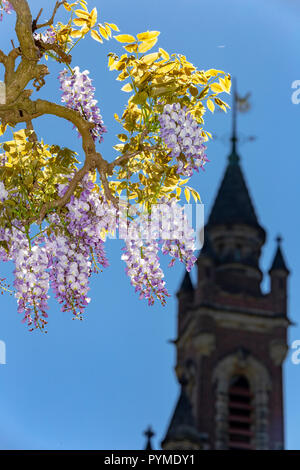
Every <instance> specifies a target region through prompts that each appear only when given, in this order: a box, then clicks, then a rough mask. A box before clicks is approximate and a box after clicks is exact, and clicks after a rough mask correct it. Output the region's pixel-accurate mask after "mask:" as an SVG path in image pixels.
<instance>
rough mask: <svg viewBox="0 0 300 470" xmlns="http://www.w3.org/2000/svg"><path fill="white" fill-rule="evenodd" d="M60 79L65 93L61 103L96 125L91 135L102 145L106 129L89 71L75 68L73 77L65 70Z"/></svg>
mask: <svg viewBox="0 0 300 470" xmlns="http://www.w3.org/2000/svg"><path fill="white" fill-rule="evenodd" d="M58 78H59V81H60V89H61V90H62V92H63V94H62V98H61V101H62V102H63V103H65V104H66V106H67V107H68V108H72V109H75V110H76V111H79V112H80V113H81V114H82V115H83V116H84V117H85V119H86V120H87V121H89V122H92V123H93V124H94V127H93V129H91V134H92V136H93V139H94V141H96V140H98V141H99V142H100V143H101V142H102V140H103V137H102V134H103V133H104V132H106V128H105V127H104V125H103V120H102V116H101V114H100V109H99V107H98V106H97V102H98V101H97V100H95V98H94V92H95V88H94V87H93V86H92V80H91V79H90V78H89V71H88V70H85V71H84V72H80V70H79V67H75V68H74V69H73V74H72V75H71V74H69V73H68V70H66V69H65V70H63V71H62V72H60V74H59V77H58ZM79 135H80V134H79Z"/></svg>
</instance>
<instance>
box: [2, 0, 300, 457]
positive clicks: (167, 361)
mask: <svg viewBox="0 0 300 470" xmlns="http://www.w3.org/2000/svg"><path fill="white" fill-rule="evenodd" d="M52 3H54V1H53V2H49V1H37V0H30V5H31V6H32V10H33V13H37V12H38V10H39V8H40V6H43V7H44V18H46V17H47V13H48V12H49V10H50V9H49V6H50V5H51V4H52ZM89 5H90V6H93V5H96V6H97V8H98V11H99V14H100V18H99V19H100V21H109V22H114V23H116V24H118V26H119V27H120V29H121V31H122V33H132V34H135V33H138V32H142V31H145V30H148V29H149V30H159V31H161V35H160V38H159V45H160V46H161V47H163V48H164V49H166V50H168V51H169V52H180V53H182V54H184V55H186V56H187V58H188V59H189V60H191V62H193V63H194V64H195V65H197V66H198V67H199V68H200V69H208V68H217V69H223V70H225V71H226V72H229V73H231V74H232V75H234V76H236V77H237V79H238V89H239V92H240V93H241V94H242V95H243V94H245V93H246V92H248V91H251V93H252V110H251V112H249V113H248V114H247V115H243V116H241V117H240V118H239V122H238V127H239V130H240V132H241V133H242V134H243V135H245V136H247V135H255V136H256V137H257V139H256V141H255V142H253V143H248V144H245V145H243V146H241V147H240V154H241V156H242V165H243V169H244V173H245V176H246V179H247V181H248V185H249V188H250V192H251V195H252V197H253V200H254V204H255V208H256V210H257V213H258V216H259V219H260V222H261V223H262V225H263V226H264V227H265V228H266V230H267V232H268V239H267V242H266V245H265V248H264V250H263V256H262V268H263V269H264V270H265V271H266V270H268V268H269V266H270V261H271V259H272V257H273V253H274V249H275V242H274V237H275V236H276V235H277V234H278V233H280V234H282V236H283V238H284V242H283V248H284V252H285V255H286V258H287V261H288V265H289V267H290V268H291V271H292V275H291V277H290V287H289V293H290V302H289V314H290V317H291V318H292V320H293V321H295V322H297V321H298V316H299V313H298V310H299V308H298V306H299V304H300V293H299V292H300V291H299V284H300V260H299V213H298V209H297V207H298V201H299V172H300V162H299V154H300V152H299V151H300V142H299V137H298V136H299V124H300V105H298V106H297V105H293V104H292V102H291V94H292V89H291V84H292V82H293V81H294V80H297V79H300V69H299V65H300V60H299V57H300V55H299V43H300V5H299V4H296V2H295V1H293V0H264V2H261V1H260V0H243V2H241V1H240V0H227V1H226V2H224V1H223V0H209V1H208V0H206V1H203V0H185V1H184V2H183V1H179V0H172V1H171V0H164V1H161V0H152V1H151V2H146V1H143V2H140V1H137V0H128V1H126V2H124V1H123V0H122V1H121V0H111V1H110V2H99V1H94V2H93V3H92V2H90V3H89ZM13 20H14V15H11V16H10V17H7V16H6V17H5V19H4V21H3V23H1V24H0V28H1V36H0V37H1V41H0V42H1V46H0V47H1V48H2V49H4V50H8V48H9V45H10V39H12V38H13V37H14V35H13V33H12V32H11V28H12V26H13ZM220 46H224V47H220ZM111 50H112V51H114V50H115V51H120V50H121V49H120V47H119V44H118V43H117V42H116V41H115V40H111V41H110V42H108V43H106V44H105V45H103V46H100V45H99V44H98V43H95V42H94V41H91V40H86V41H84V42H83V43H82V45H81V46H80V47H79V48H78V50H77V51H76V53H74V56H73V57H74V60H73V64H74V65H77V64H78V65H80V67H81V69H86V68H87V69H89V70H90V71H91V76H92V77H93V78H94V83H95V86H96V88H97V98H98V99H99V102H100V106H101V110H102V114H103V117H104V121H105V123H106V125H107V127H108V130H109V132H108V134H107V135H106V136H105V142H104V143H103V144H102V146H101V152H103V154H104V156H105V157H106V158H108V159H111V158H113V156H114V150H112V145H114V144H115V143H116V138H115V135H116V133H118V132H119V129H118V127H117V126H116V124H115V122H114V119H113V114H114V113H115V112H117V113H120V112H121V110H122V109H123V106H124V103H125V100H126V99H127V98H128V95H126V94H125V93H123V92H121V91H119V89H120V82H117V81H115V77H116V75H115V74H114V73H113V72H108V71H107V70H106V64H107V58H106V54H107V53H108V52H109V51H111ZM49 65H52V63H49ZM50 70H51V76H50V77H49V79H48V80H47V85H46V86H45V87H44V88H43V89H42V90H41V91H40V92H39V95H40V96H42V97H48V98H49V97H50V98H52V99H54V98H57V99H58V97H59V91H58V81H57V74H58V71H59V67H58V66H56V64H55V65H54V67H53V68H52V69H50ZM2 78H3V71H2V70H1V75H0V79H2ZM230 124H231V121H230V116H229V115H224V114H220V113H217V114H215V115H214V116H207V120H206V128H207V129H208V130H210V131H211V132H213V133H215V134H216V135H218V136H223V135H226V134H227V133H228V132H229V130H230ZM71 127H72V126H71V125H69V124H65V123H63V122H61V121H58V120H54V119H51V118H48V117H47V118H43V119H41V120H40V121H39V124H38V126H37V131H38V134H39V136H40V137H43V138H44V139H45V141H46V142H48V143H58V144H61V145H66V146H69V147H70V148H73V149H75V150H77V151H80V140H78V139H77V136H76V132H75V131H73V130H72V129H71ZM227 154H228V145H226V144H225V145H224V144H223V143H222V141H221V140H216V141H214V142H212V143H210V144H209V147H208V158H209V159H210V160H211V162H210V163H209V164H208V165H207V169H206V172H205V173H201V174H200V175H197V176H195V177H193V180H192V185H193V186H194V187H195V188H196V189H197V190H198V191H199V192H200V194H201V197H202V200H203V202H204V204H205V211H206V215H207V214H208V212H209V210H210V208H211V205H212V202H213V199H214V196H215V194H216V190H217V188H218V185H219V183H220V178H221V176H222V173H223V171H224V167H225V164H226V156H227ZM120 247H121V242H119V241H116V240H112V241H110V242H109V244H108V247H107V248H108V255H109V259H110V264H111V266H110V268H108V269H107V270H106V271H105V272H104V273H102V274H100V275H98V276H95V277H94V278H93V281H92V284H91V287H92V289H91V297H92V302H91V303H90V305H89V307H88V309H87V312H86V318H85V320H84V321H83V322H78V321H72V320H71V317H70V315H69V314H66V313H62V312H60V310H59V307H58V305H57V304H56V302H55V301H54V300H52V301H51V310H50V315H49V317H50V318H49V326H48V334H47V335H41V334H40V333H38V332H34V333H29V332H28V331H27V329H26V327H25V326H24V325H23V324H22V323H21V317H20V315H18V314H17V309H16V303H15V299H14V298H13V297H6V296H2V297H1V308H0V339H2V340H3V341H5V342H6V346H7V364H6V365H0V448H1V449H140V448H143V446H144V437H143V436H142V431H143V430H144V429H145V427H146V426H147V425H148V424H150V423H151V424H152V426H153V428H154V430H155V431H156V433H157V435H156V436H155V439H154V444H155V446H156V447H158V446H159V442H160V440H161V438H162V437H163V436H164V432H165V430H166V427H167V424H168V421H169V419H170V415H171V413H172V410H173V407H174V405H175V401H176V398H177V395H178V385H177V382H176V380H175V375H174V371H173V367H174V364H175V354H174V347H173V346H172V345H171V344H170V343H168V340H169V339H173V338H175V337H176V302H175V298H174V293H175V292H176V290H177V288H178V285H179V283H180V280H181V277H182V274H183V268H182V266H178V265H177V266H175V268H173V270H167V268H166V264H167V263H163V265H164V267H165V268H166V279H167V282H168V287H169V291H170V293H171V294H172V298H171V299H170V300H169V302H168V304H167V306H166V307H165V308H162V307H160V306H159V305H157V306H155V307H152V308H149V307H147V305H146V303H143V302H142V301H139V300H138V298H137V296H135V294H134V292H133V289H132V287H131V286H130V284H129V280H128V278H127V277H126V275H125V273H124V264H123V262H121V261H120ZM11 271H12V267H11V266H8V265H2V266H1V276H2V274H3V275H8V276H11ZM194 274H195V273H194ZM264 288H265V289H268V279H266V280H265V281H264ZM294 339H300V328H299V326H295V327H292V328H291V329H290V337H289V341H290V342H291V341H292V340H294ZM299 389H300V365H299V366H296V365H293V364H292V363H291V360H290V355H289V356H288V358H287V360H286V366H285V411H286V436H287V438H286V445H287V448H289V449H300V437H299V433H298V423H299V419H300V402H299V399H298V397H299Z"/></svg>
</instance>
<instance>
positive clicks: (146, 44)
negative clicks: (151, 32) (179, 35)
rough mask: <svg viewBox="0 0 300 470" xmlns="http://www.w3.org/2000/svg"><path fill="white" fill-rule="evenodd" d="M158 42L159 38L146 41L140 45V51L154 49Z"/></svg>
mask: <svg viewBox="0 0 300 470" xmlns="http://www.w3.org/2000/svg"><path fill="white" fill-rule="evenodd" d="M156 43H157V38H154V39H152V40H151V41H144V42H142V43H141V44H140V45H139V52H141V53H144V52H147V51H149V50H150V49H152V47H153V46H154V45H155V44H156Z"/></svg>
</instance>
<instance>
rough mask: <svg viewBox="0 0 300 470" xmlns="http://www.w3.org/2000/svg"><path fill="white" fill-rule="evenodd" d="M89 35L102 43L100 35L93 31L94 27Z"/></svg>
mask: <svg viewBox="0 0 300 470" xmlns="http://www.w3.org/2000/svg"><path fill="white" fill-rule="evenodd" d="M91 36H92V38H93V39H95V40H96V41H98V42H101V43H103V39H102V37H101V36H100V34H99V33H98V32H97V31H95V30H94V29H93V30H92V31H91Z"/></svg>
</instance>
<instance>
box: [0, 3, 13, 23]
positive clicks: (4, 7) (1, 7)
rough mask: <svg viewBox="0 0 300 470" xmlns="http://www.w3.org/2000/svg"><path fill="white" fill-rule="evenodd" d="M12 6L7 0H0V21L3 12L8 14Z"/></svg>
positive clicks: (11, 10)
mask: <svg viewBox="0 0 300 470" xmlns="http://www.w3.org/2000/svg"><path fill="white" fill-rule="evenodd" d="M13 10H14V9H13V6H12V4H11V3H10V2H9V1H8V0H1V2H0V21H2V20H3V12H5V13H8V14H9V15H10V14H11V13H12V12H13Z"/></svg>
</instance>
